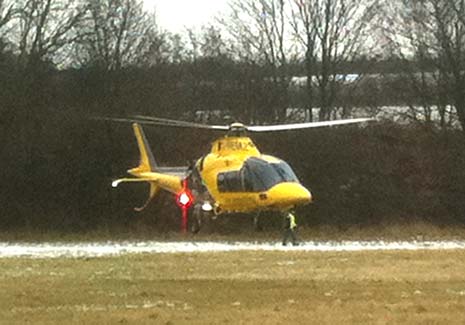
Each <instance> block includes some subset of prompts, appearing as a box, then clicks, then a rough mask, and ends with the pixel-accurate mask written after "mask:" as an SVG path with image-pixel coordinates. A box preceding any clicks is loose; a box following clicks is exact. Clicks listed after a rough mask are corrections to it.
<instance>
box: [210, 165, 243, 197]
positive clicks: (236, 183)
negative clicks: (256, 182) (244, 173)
mask: <svg viewBox="0 0 465 325" xmlns="http://www.w3.org/2000/svg"><path fill="white" fill-rule="evenodd" d="M217 185H218V190H219V191H220V192H242V191H244V188H243V185H242V179H241V174H240V171H239V170H235V171H230V172H224V173H219V174H218V178H217Z"/></svg>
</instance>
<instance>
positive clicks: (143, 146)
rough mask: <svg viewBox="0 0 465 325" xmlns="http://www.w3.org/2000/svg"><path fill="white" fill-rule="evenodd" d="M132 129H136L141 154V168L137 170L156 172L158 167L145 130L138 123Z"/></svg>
mask: <svg viewBox="0 0 465 325" xmlns="http://www.w3.org/2000/svg"><path fill="white" fill-rule="evenodd" d="M132 128H133V129H134V134H135V135H136V139H137V145H138V146H139V152H140V162H139V166H138V167H137V168H136V169H137V171H138V172H149V171H154V170H155V169H156V167H157V163H156V162H155V158H154V157H153V154H152V151H151V150H150V147H149V144H148V141H147V138H146V137H145V133H144V130H143V129H142V127H141V126H140V125H139V124H137V123H133V124H132Z"/></svg>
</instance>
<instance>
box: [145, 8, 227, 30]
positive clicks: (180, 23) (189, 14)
mask: <svg viewBox="0 0 465 325" xmlns="http://www.w3.org/2000/svg"><path fill="white" fill-rule="evenodd" d="M144 3H145V8H146V9H148V10H150V11H152V10H153V9H154V8H155V9H156V13H157V18H158V23H159V25H160V27H162V28H164V29H167V30H169V31H171V32H175V33H176V32H178V33H179V32H183V31H184V30H185V27H189V28H191V27H200V26H202V25H205V24H208V23H209V22H213V17H214V16H215V15H217V14H218V13H220V12H224V11H225V10H226V8H227V5H226V3H227V0H144Z"/></svg>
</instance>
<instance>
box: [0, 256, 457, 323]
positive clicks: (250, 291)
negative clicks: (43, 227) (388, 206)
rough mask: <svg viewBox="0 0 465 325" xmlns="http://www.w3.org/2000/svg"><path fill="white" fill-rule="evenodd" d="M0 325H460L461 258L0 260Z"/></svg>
mask: <svg viewBox="0 0 465 325" xmlns="http://www.w3.org/2000/svg"><path fill="white" fill-rule="evenodd" d="M0 292H1V293H2V294H1V295H0V324H27V323H29V324H70V323H71V324H464V323H465V251H462V250H455V251H374V252H332V253H327V252H326V253H325V252H297V251H289V252H263V251H248V252H226V253H196V254H140V255H123V256H119V257H105V258H83V259H72V258H58V259H28V258H4V259H0Z"/></svg>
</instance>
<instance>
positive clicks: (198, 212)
mask: <svg viewBox="0 0 465 325" xmlns="http://www.w3.org/2000/svg"><path fill="white" fill-rule="evenodd" d="M191 217H192V218H191V220H190V227H189V228H190V231H191V233H193V234H196V233H198V232H199V231H200V227H201V226H202V218H203V210H202V205H201V204H199V203H197V204H195V205H194V207H193V209H192V215H191Z"/></svg>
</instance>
